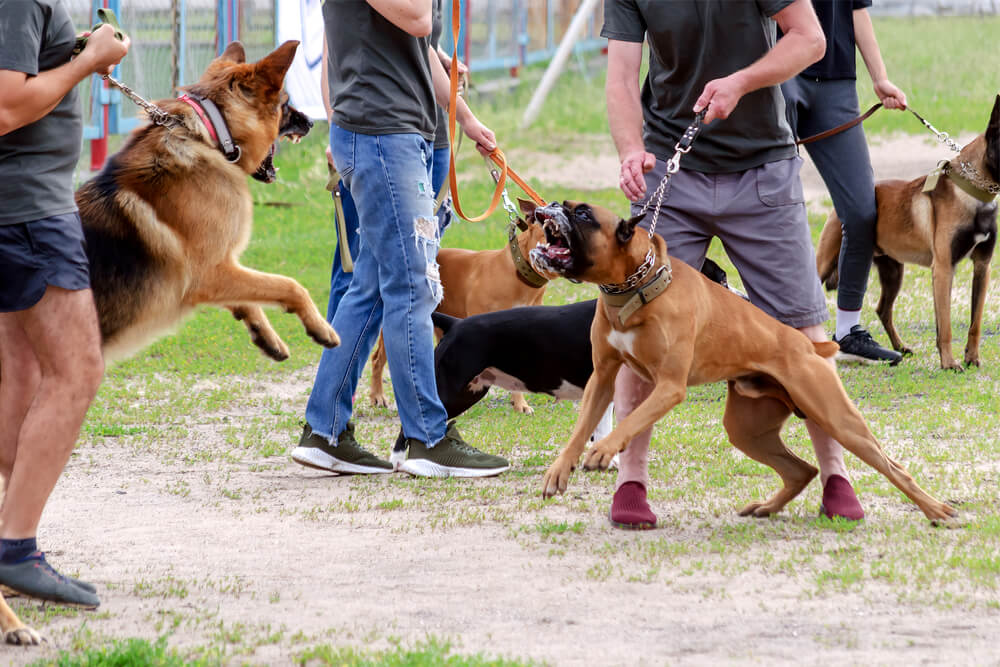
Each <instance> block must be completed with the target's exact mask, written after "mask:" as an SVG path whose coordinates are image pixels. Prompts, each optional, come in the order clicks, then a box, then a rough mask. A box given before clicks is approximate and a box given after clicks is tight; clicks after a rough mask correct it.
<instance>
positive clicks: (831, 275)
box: [816, 211, 844, 290]
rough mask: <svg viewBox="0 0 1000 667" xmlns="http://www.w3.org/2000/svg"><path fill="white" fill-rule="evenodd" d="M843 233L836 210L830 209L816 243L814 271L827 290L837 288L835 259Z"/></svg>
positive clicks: (838, 255) (837, 255)
mask: <svg viewBox="0 0 1000 667" xmlns="http://www.w3.org/2000/svg"><path fill="white" fill-rule="evenodd" d="M843 234H844V230H843V228H842V225H841V222H840V218H839V217H837V212H836V211H831V212H830V215H829V217H827V219H826V223H825V224H824V225H823V231H821V232H820V234H819V242H818V243H817V244H816V272H817V273H819V281H820V282H821V283H823V286H824V287H826V288H827V289H828V290H835V289H837V283H838V282H839V274H838V271H837V260H838V259H839V257H840V244H841V240H842V239H843Z"/></svg>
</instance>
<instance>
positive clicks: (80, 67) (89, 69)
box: [0, 25, 129, 135]
mask: <svg viewBox="0 0 1000 667" xmlns="http://www.w3.org/2000/svg"><path fill="white" fill-rule="evenodd" d="M128 48H129V39H128V37H125V41H123V42H121V41H118V40H117V39H115V36H114V28H112V27H111V26H110V25H103V26H101V27H100V28H98V29H97V30H96V31H94V33H93V34H91V35H90V37H89V38H88V39H87V46H86V47H85V48H84V49H83V51H82V52H81V53H80V55H78V56H77V57H76V58H73V59H72V60H70V61H69V62H68V63H66V64H64V65H60V66H59V67H56V68H53V69H50V70H46V71H44V72H39V73H38V76H28V75H27V74H25V73H24V72H15V71H13V70H0V90H2V91H3V95H0V135H4V134H7V133H8V132H12V131H14V130H16V129H18V128H19V127H24V126H25V125H28V124H30V123H34V122H35V121H37V120H39V119H40V118H43V117H44V116H45V115H46V114H48V113H49V112H50V111H52V110H53V109H54V108H55V107H56V105H57V104H59V101H60V100H62V98H63V97H65V96H66V93H68V92H69V91H70V90H72V89H73V87H74V86H75V85H76V84H78V83H80V82H81V81H83V80H84V79H86V78H87V77H88V76H90V75H91V74H110V73H111V70H112V69H114V66H115V65H117V64H118V63H119V62H121V59H122V58H124V57H125V54H126V53H128Z"/></svg>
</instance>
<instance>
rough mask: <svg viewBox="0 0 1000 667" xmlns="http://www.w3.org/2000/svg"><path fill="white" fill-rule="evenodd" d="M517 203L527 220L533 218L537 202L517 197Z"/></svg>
mask: <svg viewBox="0 0 1000 667" xmlns="http://www.w3.org/2000/svg"><path fill="white" fill-rule="evenodd" d="M517 205H518V206H520V207H521V213H524V217H525V218H527V219H528V221H529V222H530V221H532V220H534V219H535V209H536V208H538V204H536V203H535V202H533V201H530V200H527V199H521V198H520V197H518V198H517Z"/></svg>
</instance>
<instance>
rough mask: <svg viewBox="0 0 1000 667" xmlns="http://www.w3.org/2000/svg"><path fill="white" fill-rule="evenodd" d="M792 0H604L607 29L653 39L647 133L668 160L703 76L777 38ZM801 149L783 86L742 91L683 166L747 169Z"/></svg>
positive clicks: (719, 72) (724, 69)
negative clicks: (776, 18) (780, 16)
mask: <svg viewBox="0 0 1000 667" xmlns="http://www.w3.org/2000/svg"><path fill="white" fill-rule="evenodd" d="M792 2H793V0H738V1H735V2H734V1H733V0H606V1H605V3H604V28H603V29H602V30H601V35H602V36H603V37H607V38H608V39H613V40H619V41H625V42H642V41H643V39H644V38H645V39H646V40H647V41H648V43H649V73H648V75H647V76H646V81H645V83H644V84H643V87H642V112H643V119H644V122H643V140H644V142H645V145H646V150H648V151H649V152H650V153H653V154H654V155H656V156H657V157H658V158H660V159H662V160H666V159H669V158H670V157H671V156H672V155H673V154H674V145H675V144H676V143H677V140H678V139H679V138H680V137H681V135H682V134H683V133H684V130H685V129H686V128H687V127H688V125H690V124H691V122H692V121H693V120H694V113H693V112H692V111H691V109H692V107H694V103H695V102H696V101H697V100H698V97H699V95H701V91H702V89H704V87H705V84H706V83H708V82H709V81H711V80H713V79H718V78H722V77H725V76H728V75H730V74H732V73H733V72H735V71H737V70H739V69H743V68H744V67H746V66H748V65H750V64H751V63H753V62H755V61H756V60H758V59H760V57H761V56H763V55H764V54H765V53H767V51H768V50H769V49H770V48H771V47H773V46H774V43H775V36H776V31H777V26H776V24H775V22H774V21H773V20H772V19H771V18H770V17H771V16H773V15H774V14H776V13H778V12H779V11H781V10H782V9H784V8H785V7H787V6H788V5H790V4H791V3H792ZM793 155H795V143H794V139H793V136H792V131H791V129H789V127H788V122H787V121H786V120H785V102H784V98H783V97H782V95H781V89H780V88H779V87H778V86H773V87H769V88H763V89H761V90H757V91H754V92H752V93H748V94H747V95H744V96H743V98H742V99H741V100H740V102H739V104H737V105H736V109H735V110H734V111H733V113H732V114H730V116H729V118H727V119H725V120H715V121H713V122H712V124H711V125H708V126H705V127H704V128H703V129H702V132H701V134H700V135H699V136H698V138H697V140H696V141H695V143H694V147H693V148H692V150H691V152H690V153H688V154H687V155H685V156H684V158H683V159H682V160H681V167H683V168H684V169H692V170H695V171H701V172H707V173H726V172H734V171H743V170H745V169H750V168H752V167H758V166H760V165H762V164H766V163H768V162H773V161H775V160H780V159H785V158H789V157H792V156H793Z"/></svg>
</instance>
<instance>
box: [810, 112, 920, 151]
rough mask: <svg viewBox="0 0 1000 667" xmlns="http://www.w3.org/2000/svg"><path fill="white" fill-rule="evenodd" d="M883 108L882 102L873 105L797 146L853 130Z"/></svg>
mask: <svg viewBox="0 0 1000 667" xmlns="http://www.w3.org/2000/svg"><path fill="white" fill-rule="evenodd" d="M881 108H882V103H881V102H877V103H875V104H873V105H872V106H871V108H870V109H868V111H866V112H864V113H863V114H861V115H860V116H858V117H857V118H855V119H853V120H849V121H847V122H846V123H844V124H843V125H838V126H837V127H834V128H831V129H829V130H827V131H826V132H820V133H819V134H814V135H812V136H811V137H806V138H805V139H799V140H798V141H796V142H795V143H796V145H799V146H801V145H802V144H811V143H812V142H814V141H819V140H820V139H826V138H827V137H832V136H833V135H835V134H838V133H840V132H843V131H844V130H849V129H851V128H852V127H854V126H855V125H857V124H859V123H863V122H865V121H866V120H868V117H869V116H871V115H872V114H873V113H875V112H876V111H878V110H879V109H881ZM914 115H915V116H916V113H914ZM917 118H920V116H917ZM921 120H923V119H921Z"/></svg>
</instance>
